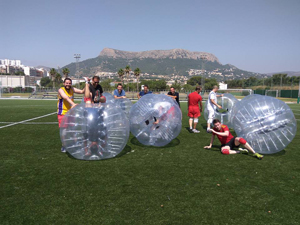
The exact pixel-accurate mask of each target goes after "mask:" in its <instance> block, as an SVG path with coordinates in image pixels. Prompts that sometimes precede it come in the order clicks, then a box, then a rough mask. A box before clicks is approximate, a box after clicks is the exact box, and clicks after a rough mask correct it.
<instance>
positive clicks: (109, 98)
mask: <svg viewBox="0 0 300 225" xmlns="http://www.w3.org/2000/svg"><path fill="white" fill-rule="evenodd" d="M102 96H104V97H105V98H106V102H112V101H114V100H115V98H114V96H113V95H112V94H110V93H108V92H103V93H102Z"/></svg>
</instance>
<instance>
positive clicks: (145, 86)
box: [137, 84, 152, 99]
mask: <svg viewBox="0 0 300 225" xmlns="http://www.w3.org/2000/svg"><path fill="white" fill-rule="evenodd" d="M147 94H152V91H149V87H148V85H146V84H145V85H144V90H143V91H141V92H140V93H138V94H137V97H138V99H140V98H141V97H143V96H144V95H147Z"/></svg>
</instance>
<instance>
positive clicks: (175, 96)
mask: <svg viewBox="0 0 300 225" xmlns="http://www.w3.org/2000/svg"><path fill="white" fill-rule="evenodd" d="M167 95H168V96H170V97H171V98H173V99H174V100H175V101H176V102H177V104H178V106H179V107H180V103H179V93H178V92H176V91H175V88H174V87H171V88H170V91H169V92H168V94H167Z"/></svg>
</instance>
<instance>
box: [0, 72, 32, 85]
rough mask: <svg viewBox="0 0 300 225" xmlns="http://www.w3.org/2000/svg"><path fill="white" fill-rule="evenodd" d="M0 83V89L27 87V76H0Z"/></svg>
mask: <svg viewBox="0 0 300 225" xmlns="http://www.w3.org/2000/svg"><path fill="white" fill-rule="evenodd" d="M0 83H1V86H2V88H4V87H12V88H14V87H23V88H25V87H28V86H30V83H29V76H14V75H0Z"/></svg>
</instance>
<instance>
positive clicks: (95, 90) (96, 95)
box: [89, 76, 103, 103]
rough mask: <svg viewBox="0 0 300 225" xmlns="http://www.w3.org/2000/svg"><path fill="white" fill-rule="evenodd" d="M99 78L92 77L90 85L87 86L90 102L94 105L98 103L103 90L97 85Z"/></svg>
mask: <svg viewBox="0 0 300 225" xmlns="http://www.w3.org/2000/svg"><path fill="white" fill-rule="evenodd" d="M99 81H100V78H99V77H98V76H94V77H93V78H92V84H90V85H89V90H90V93H91V94H92V98H91V100H92V101H93V102H94V103H99V102H100V97H102V93H103V89H102V87H101V85H100V84H99Z"/></svg>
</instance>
